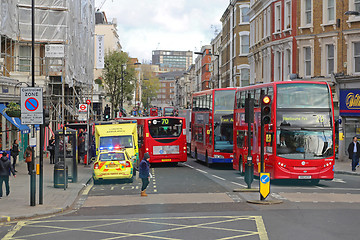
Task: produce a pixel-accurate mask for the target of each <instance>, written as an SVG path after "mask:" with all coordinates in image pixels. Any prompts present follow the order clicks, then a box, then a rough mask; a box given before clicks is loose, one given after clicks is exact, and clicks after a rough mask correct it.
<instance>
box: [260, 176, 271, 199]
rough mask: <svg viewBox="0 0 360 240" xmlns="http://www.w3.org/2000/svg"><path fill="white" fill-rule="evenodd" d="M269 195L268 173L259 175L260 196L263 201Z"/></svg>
mask: <svg viewBox="0 0 360 240" xmlns="http://www.w3.org/2000/svg"><path fill="white" fill-rule="evenodd" d="M269 193H270V173H260V194H261V196H262V197H263V198H264V199H265V198H266V197H267V196H268V195H269Z"/></svg>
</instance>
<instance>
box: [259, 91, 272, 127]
mask: <svg viewBox="0 0 360 240" xmlns="http://www.w3.org/2000/svg"><path fill="white" fill-rule="evenodd" d="M261 121H262V122H263V124H269V123H270V122H271V98H270V96H268V95H265V96H263V97H262V100H261Z"/></svg>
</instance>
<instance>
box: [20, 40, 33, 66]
mask: <svg viewBox="0 0 360 240" xmlns="http://www.w3.org/2000/svg"><path fill="white" fill-rule="evenodd" d="M30 64H31V47H30V46H19V71H20V72H30Z"/></svg>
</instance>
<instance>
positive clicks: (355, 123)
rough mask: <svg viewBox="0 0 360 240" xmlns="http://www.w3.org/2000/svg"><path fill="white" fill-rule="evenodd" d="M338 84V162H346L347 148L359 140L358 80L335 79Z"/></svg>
mask: <svg viewBox="0 0 360 240" xmlns="http://www.w3.org/2000/svg"><path fill="white" fill-rule="evenodd" d="M337 81H338V83H340V84H339V86H338V87H339V88H338V89H339V90H338V93H339V115H340V116H339V160H340V161H348V160H349V159H348V153H347V148H348V146H349V144H350V143H351V142H352V139H353V137H354V136H357V137H358V138H360V88H359V87H360V79H357V78H354V77H352V78H347V79H340V81H339V79H337Z"/></svg>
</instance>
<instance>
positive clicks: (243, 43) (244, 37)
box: [239, 32, 250, 55]
mask: <svg viewBox="0 0 360 240" xmlns="http://www.w3.org/2000/svg"><path fill="white" fill-rule="evenodd" d="M239 34H240V55H248V54H249V47H250V39H249V35H250V33H249V32H241V33H239Z"/></svg>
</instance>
